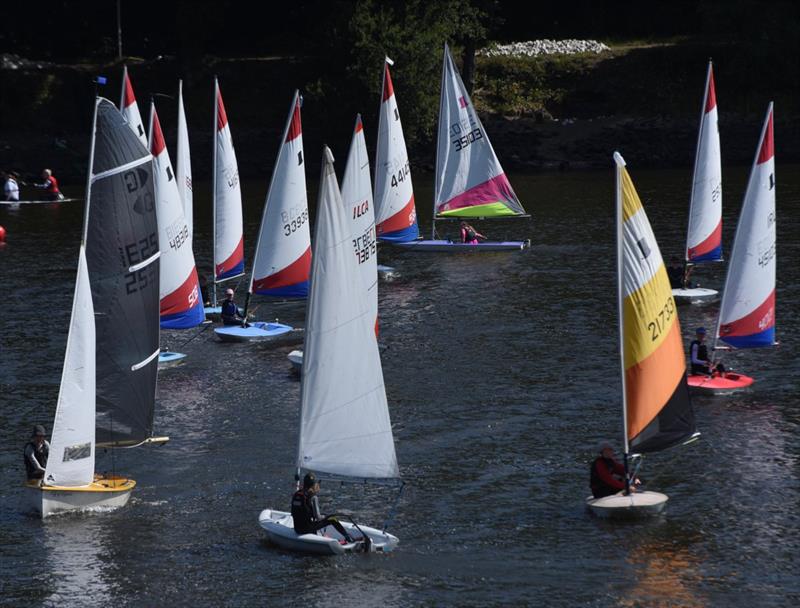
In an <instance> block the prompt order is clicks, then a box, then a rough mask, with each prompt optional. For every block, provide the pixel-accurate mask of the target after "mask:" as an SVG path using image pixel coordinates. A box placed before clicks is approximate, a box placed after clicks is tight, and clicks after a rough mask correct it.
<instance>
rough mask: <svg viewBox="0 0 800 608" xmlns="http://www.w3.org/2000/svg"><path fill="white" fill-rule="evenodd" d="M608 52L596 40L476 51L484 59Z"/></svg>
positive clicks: (532, 43)
mask: <svg viewBox="0 0 800 608" xmlns="http://www.w3.org/2000/svg"><path fill="white" fill-rule="evenodd" d="M608 50H610V49H609V48H608V46H606V45H605V44H603V43H602V42H598V41H597V40H548V39H544V40H528V41H526V42H512V43H510V44H498V45H495V46H492V47H487V48H485V49H481V50H480V51H478V54H479V55H483V56H484V57H497V56H500V55H512V56H527V57H535V56H537V55H571V54H573V53H602V52H603V51H608Z"/></svg>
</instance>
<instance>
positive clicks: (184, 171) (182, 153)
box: [175, 80, 194, 247]
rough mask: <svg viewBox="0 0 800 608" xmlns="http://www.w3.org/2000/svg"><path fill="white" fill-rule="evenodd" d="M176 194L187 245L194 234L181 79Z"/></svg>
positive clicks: (190, 175) (189, 160) (190, 167)
mask: <svg viewBox="0 0 800 608" xmlns="http://www.w3.org/2000/svg"><path fill="white" fill-rule="evenodd" d="M175 176H176V179H177V183H178V194H180V197H181V202H182V203H183V216H184V217H185V218H186V225H187V226H188V228H189V247H191V246H192V238H193V235H194V201H193V195H192V158H191V154H190V152H189V129H188V128H187V127H186V111H185V110H184V107H183V80H179V81H178V154H177V156H176V158H175Z"/></svg>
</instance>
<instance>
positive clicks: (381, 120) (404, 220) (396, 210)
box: [375, 57, 419, 243]
mask: <svg viewBox="0 0 800 608" xmlns="http://www.w3.org/2000/svg"><path fill="white" fill-rule="evenodd" d="M392 64H393V62H392V60H391V59H389V58H388V57H387V58H386V60H385V62H384V64H383V91H382V93H381V110H380V114H379V115H378V145H377V149H376V151H375V227H376V230H377V233H378V236H379V237H380V238H381V240H384V241H390V242H399V243H405V242H408V241H413V240H415V239H416V238H417V237H418V236H419V227H418V226H417V208H416V206H415V204H414V188H413V187H412V185H411V168H410V166H409V163H408V152H407V151H406V140H405V139H404V138H403V125H402V124H401V123H400V112H399V111H398V109H397V98H396V97H395V94H394V85H393V84H392V76H391V74H390V73H389V66H390V65H392Z"/></svg>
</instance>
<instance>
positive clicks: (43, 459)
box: [22, 441, 50, 479]
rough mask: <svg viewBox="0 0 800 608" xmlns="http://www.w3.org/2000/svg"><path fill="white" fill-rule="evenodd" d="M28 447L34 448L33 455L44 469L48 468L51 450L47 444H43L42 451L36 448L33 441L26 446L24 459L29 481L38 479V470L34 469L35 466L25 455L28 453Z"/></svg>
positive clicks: (23, 454)
mask: <svg viewBox="0 0 800 608" xmlns="http://www.w3.org/2000/svg"><path fill="white" fill-rule="evenodd" d="M28 446H31V447H32V448H33V455H34V456H35V457H36V460H37V461H38V462H39V466H41V467H42V468H43V469H44V468H46V467H47V457H48V456H49V453H50V450H49V449H48V447H47V444H46V443H43V444H42V448H41V450H40V449H39V448H37V447H36V444H35V443H34V442H33V441H29V442H28V443H26V444H25V447H24V448H23V450H22V457H23V458H24V459H25V473H27V475H28V479H34V478H36V474H37V472H38V471H37V470H36V469H35V468H34V466H33V464H31V462H30V461H29V460H28V457H27V456H26V455H25V452H27V451H28Z"/></svg>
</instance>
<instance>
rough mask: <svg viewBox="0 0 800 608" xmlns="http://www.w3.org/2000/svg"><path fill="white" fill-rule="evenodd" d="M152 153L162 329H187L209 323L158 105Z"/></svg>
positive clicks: (153, 119)
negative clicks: (159, 253) (159, 118)
mask: <svg viewBox="0 0 800 608" xmlns="http://www.w3.org/2000/svg"><path fill="white" fill-rule="evenodd" d="M150 153H151V154H152V155H153V180H154V186H155V195H156V218H157V220H158V246H159V249H160V251H161V259H160V265H161V268H160V274H159V297H160V300H161V310H160V320H161V327H162V329H187V328H190V327H196V326H197V325H200V324H201V323H202V322H203V321H204V320H205V313H204V312H203V299H202V298H201V297H200V285H199V282H198V279H197V270H196V268H195V262H194V253H192V241H191V238H190V234H189V226H188V224H187V222H186V216H185V215H184V213H183V204H182V202H181V197H180V194H179V193H178V184H177V179H176V177H175V173H174V171H173V169H172V163H171V162H170V158H169V152H167V146H166V144H165V143H164V134H163V132H162V130H161V123H160V122H159V120H158V114H157V113H156V107H155V104H153V103H151V104H150Z"/></svg>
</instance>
